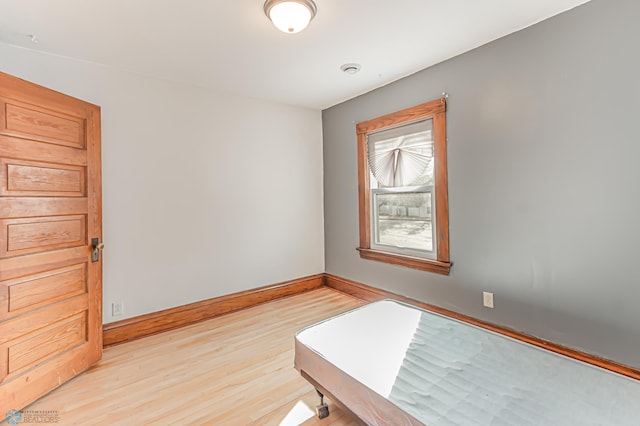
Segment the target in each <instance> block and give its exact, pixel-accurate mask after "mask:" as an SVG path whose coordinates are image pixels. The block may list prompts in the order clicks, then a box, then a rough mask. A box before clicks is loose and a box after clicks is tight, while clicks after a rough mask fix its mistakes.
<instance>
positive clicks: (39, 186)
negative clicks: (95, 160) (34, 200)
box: [0, 159, 86, 197]
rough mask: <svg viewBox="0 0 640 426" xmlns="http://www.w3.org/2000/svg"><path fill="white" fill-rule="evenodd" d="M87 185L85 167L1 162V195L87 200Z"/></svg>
mask: <svg viewBox="0 0 640 426" xmlns="http://www.w3.org/2000/svg"><path fill="white" fill-rule="evenodd" d="M84 182H85V175H84V168H83V167H76V166H69V165H59V164H53V163H41V162H35V161H20V160H15V159H2V160H0V195H7V196H11V195H13V196H16V195H22V196H39V197H46V196H49V197H54V196H59V197H84V196H85V195H86V194H85V192H84V186H85V185H84Z"/></svg>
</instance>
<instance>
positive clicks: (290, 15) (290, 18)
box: [264, 0, 317, 34]
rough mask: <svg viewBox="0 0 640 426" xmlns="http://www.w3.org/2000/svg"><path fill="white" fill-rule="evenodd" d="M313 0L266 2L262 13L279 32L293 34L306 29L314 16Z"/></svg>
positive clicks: (268, 0)
mask: <svg viewBox="0 0 640 426" xmlns="http://www.w3.org/2000/svg"><path fill="white" fill-rule="evenodd" d="M316 11H317V7H316V4H315V3H314V2H313V0H267V1H265V2H264V13H265V15H267V17H268V18H269V19H271V22H273V25H275V26H276V28H278V29H279V30H280V31H282V32H285V33H288V34H293V33H297V32H300V31H302V30H304V29H305V28H307V25H309V22H311V20H312V19H313V18H314V16H316Z"/></svg>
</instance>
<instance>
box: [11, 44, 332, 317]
mask: <svg viewBox="0 0 640 426" xmlns="http://www.w3.org/2000/svg"><path fill="white" fill-rule="evenodd" d="M0 70H1V71H3V72H6V73H9V74H12V75H15V76H18V77H20V78H23V79H26V80H29V81H32V82H35V83H37V84H41V85H43V86H46V87H49V88H52V89H54V90H57V91H60V92H63V93H67V94H69V95H71V96H75V97H78V98H81V99H84V100H86V101H89V102H92V103H94V104H97V105H100V106H101V107H102V154H103V156H102V164H103V227H104V228H103V235H104V243H105V246H106V247H105V252H104V291H103V294H104V322H105V323H109V322H112V321H116V320H120V319H125V318H128V317H132V316H136V315H141V314H144V313H148V312H154V311H158V310H161V309H166V308H170V307H174V306H179V305H183V304H186V303H190V302H194V301H198V300H203V299H207V298H211V297H216V296H220V295H225V294H229V293H234V292H237V291H242V290H247V289H251V288H255V287H260V286H264V285H269V284H274V283H278V282H282V281H286V280H290V279H294V278H298V277H303V276H307V275H312V274H316V273H321V272H323V271H324V231H323V207H322V203H323V200H322V129H321V114H320V111H316V110H309V109H303V108H297V107H291V106H286V105H283V104H276V103H272V102H266V101H261V100H255V99H249V98H241V97H237V96H230V95H226V94H222V93H218V92H212V91H209V90H206V89H202V88H197V87H192V86H187V85H183V84H177V83H172V82H166V81H161V80H158V79H154V78H149V77H144V76H139V75H135V74H131V73H127V72H123V71H119V70H115V69H113V68H109V67H104V66H101V65H97V64H93V63H88V62H82V61H77V60H72V59H69V58H63V57H57V56H52V55H45V54H42V53H40V52H36V51H31V50H26V49H21V48H16V47H13V46H10V45H6V44H1V43H0ZM113 301H122V302H124V309H125V311H124V315H123V316H120V317H115V318H114V317H112V316H111V302H113Z"/></svg>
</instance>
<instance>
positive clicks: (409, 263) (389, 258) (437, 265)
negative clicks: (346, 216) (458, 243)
mask: <svg viewBox="0 0 640 426" xmlns="http://www.w3.org/2000/svg"><path fill="white" fill-rule="evenodd" d="M356 250H358V251H359V252H360V257H361V258H363V259H368V260H376V261H378V262H385V263H391V264H393V265H400V266H406V267H408V268H414V269H419V270H421V271H426V272H434V273H436V274H441V275H449V271H450V270H451V262H440V261H437V260H432V259H423V258H420V257H412V256H404V255H401V254H396V253H389V252H383V251H378V250H371V249H369V248H362V247H359V248H357V249H356Z"/></svg>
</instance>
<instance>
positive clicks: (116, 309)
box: [111, 302, 124, 317]
mask: <svg viewBox="0 0 640 426" xmlns="http://www.w3.org/2000/svg"><path fill="white" fill-rule="evenodd" d="M122 314H124V303H123V302H113V303H112V304H111V316H112V317H119V316H120V315H122Z"/></svg>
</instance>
